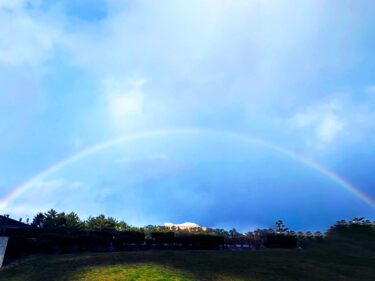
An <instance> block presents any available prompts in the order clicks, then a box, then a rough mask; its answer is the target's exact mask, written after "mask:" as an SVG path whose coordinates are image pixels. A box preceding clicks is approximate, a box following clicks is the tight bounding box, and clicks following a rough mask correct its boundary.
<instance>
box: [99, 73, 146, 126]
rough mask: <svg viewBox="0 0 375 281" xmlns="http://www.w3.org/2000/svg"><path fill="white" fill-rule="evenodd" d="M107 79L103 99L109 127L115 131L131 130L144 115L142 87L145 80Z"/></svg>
mask: <svg viewBox="0 0 375 281" xmlns="http://www.w3.org/2000/svg"><path fill="white" fill-rule="evenodd" d="M124 80H125V81H123V80H121V79H113V78H112V79H109V80H107V81H106V87H105V99H106V104H107V113H108V117H109V121H110V123H111V125H112V126H113V127H114V128H115V129H120V130H121V129H124V128H132V127H134V126H136V125H137V120H139V118H142V116H143V115H144V108H143V107H144V94H143V91H142V87H143V85H144V84H145V83H146V82H147V80H145V79H135V80H131V81H129V80H126V79H124Z"/></svg>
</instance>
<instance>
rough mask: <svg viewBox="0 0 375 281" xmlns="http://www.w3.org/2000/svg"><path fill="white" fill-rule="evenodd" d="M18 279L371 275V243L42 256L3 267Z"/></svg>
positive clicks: (1, 276)
mask: <svg viewBox="0 0 375 281" xmlns="http://www.w3.org/2000/svg"><path fill="white" fill-rule="evenodd" d="M2 280H4V281H5V280H6V281H20V280H31V281H33V280H35V281H40V280H42V281H43V280H45V281H49V280H90V281H91V280H103V281H104V280H117V281H120V280H159V281H161V280H165V281H167V280H186V281H187V280H361V281H366V280H375V249H374V247H373V245H370V246H369V245H366V244H365V243H363V244H358V245H357V244H354V243H347V242H345V241H343V242H341V243H340V242H335V243H334V244H332V243H324V242H322V243H321V244H320V245H319V247H314V246H312V247H310V248H309V249H306V250H259V251H167V250H165V251H136V252H114V253H94V254H93V253H81V254H68V255H51V256H41V257H37V258H32V259H28V260H25V261H22V262H20V263H19V264H17V265H11V266H8V267H5V268H4V269H3V270H2V271H1V272H0V281H2Z"/></svg>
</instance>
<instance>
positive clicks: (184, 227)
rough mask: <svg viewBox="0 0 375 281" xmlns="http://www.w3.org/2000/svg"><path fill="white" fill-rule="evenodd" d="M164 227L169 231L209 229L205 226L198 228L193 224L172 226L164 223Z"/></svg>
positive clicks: (185, 223) (186, 223) (198, 226)
mask: <svg viewBox="0 0 375 281" xmlns="http://www.w3.org/2000/svg"><path fill="white" fill-rule="evenodd" d="M164 226H165V227H166V228H168V229H170V230H187V231H208V230H209V228H208V227H205V226H200V225H198V224H196V223H193V222H184V223H181V224H173V223H170V222H166V223H165V224H164Z"/></svg>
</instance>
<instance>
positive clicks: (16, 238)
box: [7, 210, 375, 257]
mask: <svg viewBox="0 0 375 281" xmlns="http://www.w3.org/2000/svg"><path fill="white" fill-rule="evenodd" d="M358 227H359V228H360V232H365V233H369V232H371V234H374V233H375V223H374V222H371V221H369V220H365V219H364V218H354V219H352V220H350V221H348V222H346V221H339V222H337V223H336V224H335V225H333V226H332V227H331V228H330V229H329V230H328V231H327V232H326V233H324V234H323V233H321V232H315V233H312V232H294V231H293V230H290V229H289V228H287V227H286V226H285V224H284V223H283V221H281V220H279V221H277V222H276V223H275V227H274V228H270V229H257V230H255V231H250V232H247V233H240V232H238V231H237V230H236V229H231V230H229V231H227V230H224V229H209V230H206V231H203V229H199V228H198V229H195V230H194V231H193V232H192V231H187V230H174V231H171V230H170V229H167V228H166V227H164V226H153V225H148V226H145V227H134V226H130V225H128V224H127V223H126V222H124V221H118V220H116V219H115V218H112V217H106V216H104V215H99V216H96V217H89V218H88V219H86V220H82V219H80V218H79V216H78V215H77V214H75V213H64V212H61V213H59V212H57V211H55V210H49V211H48V212H46V213H39V214H37V215H36V216H35V217H34V219H33V221H32V223H31V225H30V226H28V227H25V228H23V229H22V228H21V229H8V230H7V235H8V236H9V237H10V239H9V244H8V250H7V254H8V257H9V255H11V256H13V257H14V256H18V255H20V254H30V253H32V254H33V253H38V252H49V253H55V252H71V251H103V250H104V251H108V250H129V249H134V250H135V249H136V250H139V249H155V248H172V249H225V248H237V249H238V248H247V249H261V248H297V247H300V248H304V247H305V246H306V245H307V244H308V243H309V242H310V241H321V240H323V239H326V238H327V237H337V236H338V235H339V236H340V235H341V233H343V232H348V231H349V232H350V231H352V232H353V230H354V231H357V232H358Z"/></svg>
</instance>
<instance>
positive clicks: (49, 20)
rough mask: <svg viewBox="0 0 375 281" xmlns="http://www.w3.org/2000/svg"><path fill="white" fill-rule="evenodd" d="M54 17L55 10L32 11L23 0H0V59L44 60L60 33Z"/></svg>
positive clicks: (19, 61)
mask: <svg viewBox="0 0 375 281" xmlns="http://www.w3.org/2000/svg"><path fill="white" fill-rule="evenodd" d="M13 2H15V3H13ZM56 17H57V14H56V13H55V11H51V12H50V13H38V14H37V15H35V14H34V15H33V14H31V13H29V12H28V11H27V9H26V4H25V3H24V2H23V1H12V3H11V2H9V1H6V2H4V3H3V1H1V5H0V26H1V27H2V28H1V29H0V38H2V39H0V63H1V62H2V63H6V64H10V65H22V64H29V65H38V64H40V63H43V62H44V61H46V60H47V59H48V58H49V57H50V56H51V55H53V53H54V48H55V46H56V45H57V44H59V43H61V42H60V40H61V38H62V35H63V28H62V25H61V23H60V22H59V21H57V20H56Z"/></svg>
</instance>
